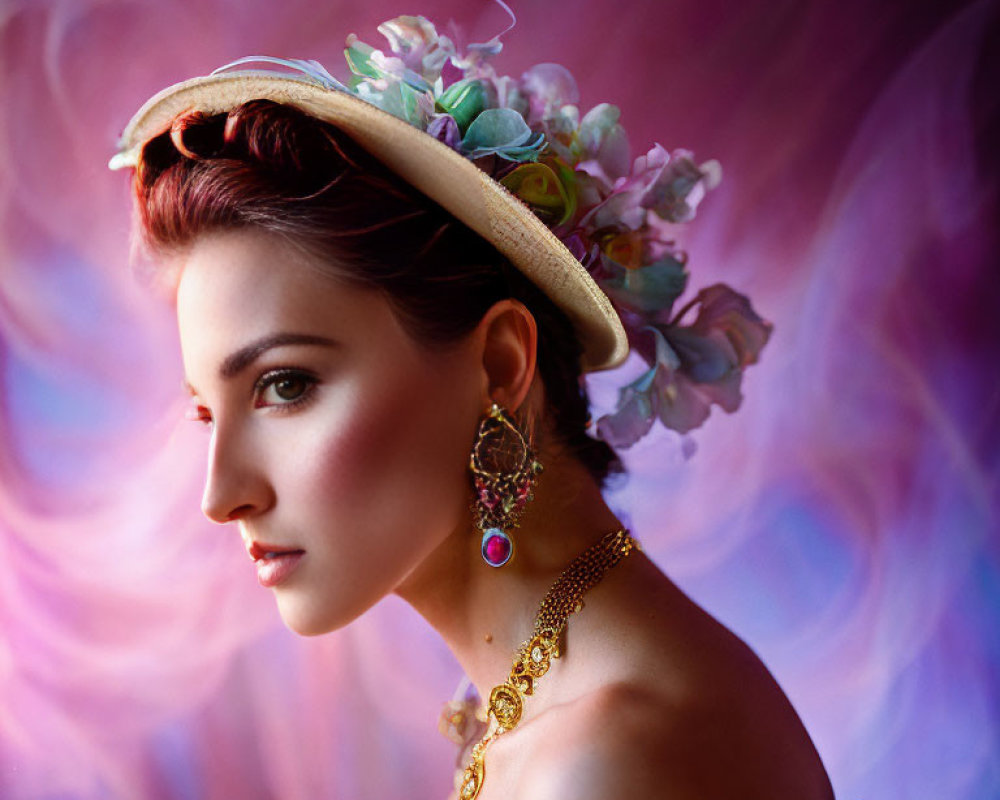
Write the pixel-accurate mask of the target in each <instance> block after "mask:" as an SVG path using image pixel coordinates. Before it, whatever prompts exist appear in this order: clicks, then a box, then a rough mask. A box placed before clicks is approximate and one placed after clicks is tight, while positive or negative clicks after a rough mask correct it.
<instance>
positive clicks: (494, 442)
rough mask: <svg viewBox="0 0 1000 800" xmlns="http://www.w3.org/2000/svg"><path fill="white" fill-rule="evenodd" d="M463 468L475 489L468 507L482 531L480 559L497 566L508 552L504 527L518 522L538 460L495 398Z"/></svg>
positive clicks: (511, 551)
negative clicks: (469, 474)
mask: <svg viewBox="0 0 1000 800" xmlns="http://www.w3.org/2000/svg"><path fill="white" fill-rule="evenodd" d="M469 471H470V472H471V473H472V486H473V491H474V493H475V499H474V501H473V504H472V510H473V513H474V514H475V516H476V527H477V528H479V530H480V531H482V535H483V539H482V544H481V547H480V551H481V552H482V555H483V561H485V562H486V563H487V564H489V565H490V566H491V567H502V566H503V565H504V564H506V563H507V562H508V561H510V559H511V557H512V556H513V555H514V542H513V541H512V540H511V538H510V534H509V531H510V529H512V528H516V527H517V526H518V525H519V524H520V521H521V514H522V513H523V512H524V507H525V505H526V504H527V503H528V501H529V500H532V499H534V494H533V491H534V488H535V481H536V480H537V477H538V474H539V473H540V472H541V471H542V465H541V464H540V463H539V461H538V459H537V458H535V453H534V450H532V446H531V442H530V441H529V439H528V436H526V435H525V433H524V432H523V431H522V430H521V429H520V428H519V427H518V425H517V422H516V421H515V420H514V418H513V417H512V416H511V415H510V414H509V413H508V412H507V410H506V409H504V408H503V407H501V406H500V405H498V404H497V403H493V405H492V406H490V410H489V411H488V412H487V413H486V415H485V416H484V417H483V419H482V420H481V421H480V423H479V431H478V432H477V433H476V441H475V443H474V444H473V445H472V455H471V457H470V458H469Z"/></svg>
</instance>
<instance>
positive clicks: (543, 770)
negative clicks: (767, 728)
mask: <svg viewBox="0 0 1000 800" xmlns="http://www.w3.org/2000/svg"><path fill="white" fill-rule="evenodd" d="M554 711H556V710H555V709H554ZM550 726H551V728H550V735H549V736H548V737H546V738H545V740H544V741H543V743H542V744H541V746H540V747H538V748H537V749H536V750H535V753H534V757H533V758H532V759H531V763H530V765H528V766H527V767H526V769H525V770H524V772H523V773H522V776H521V780H520V782H519V783H520V785H519V787H518V788H519V790H520V791H519V792H518V795H517V796H518V797H519V798H523V800H557V798H567V797H572V798H574V800H612V799H613V798H620V797H632V796H635V797H643V798H648V799H649V800H655V799H656V798H663V799H664V800H689V799H690V800H695V798H697V800H713V798H719V800H723V798H725V799H726V800H729V798H733V797H739V798H741V800H752V799H753V798H773V797H796V798H800V799H801V800H831V799H832V797H833V794H832V790H831V789H830V784H829V781H828V780H827V778H826V773H825V771H824V770H823V768H822V765H821V764H820V763H819V760H818V757H817V758H816V760H815V763H812V762H811V761H810V759H809V758H808V755H807V756H806V757H805V758H801V757H800V756H797V755H796V754H792V753H788V752H785V753H780V752H779V753H775V752H773V750H774V748H773V746H772V745H771V744H770V743H767V742H762V741H755V739H754V737H753V736H752V735H751V734H750V731H752V730H753V726H752V725H751V726H742V725H740V723H739V719H738V711H737V712H736V714H735V715H734V713H733V710H732V709H726V708H723V707H715V708H713V707H711V706H695V705H687V706H686V707H685V706H678V705H677V704H674V703H670V702H668V701H666V700H665V699H664V698H662V697H660V696H658V695H657V694H655V693H653V692H651V691H648V690H646V689H643V688H641V687H635V686H628V685H613V686H609V687H606V688H603V689H601V690H599V691H596V692H593V693H591V694H589V695H587V696H586V697H583V698H581V699H580V700H577V701H575V702H574V703H572V704H568V705H567V706H566V707H564V708H560V709H558V714H557V715H556V716H553V719H552V720H551V722H550ZM556 731H558V732H559V735H558V736H557V735H554V734H555V732H556ZM813 755H815V753H814V751H813ZM789 756H790V757H791V761H792V763H788V762H787V761H786V760H785V758H783V757H789Z"/></svg>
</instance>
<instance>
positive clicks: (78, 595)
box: [0, 0, 1000, 800]
mask: <svg viewBox="0 0 1000 800" xmlns="http://www.w3.org/2000/svg"><path fill="white" fill-rule="evenodd" d="M998 6H1000V4H998V3H997V2H988V1H987V0H980V1H979V2H971V3H946V2H939V3H924V4H916V3H913V2H880V3H872V2H860V0H847V1H846V2H844V1H842V2H837V3H834V2H829V1H824V0H817V1H816V2H806V3H803V2H790V0H771V2H766V3H765V2H749V3H735V2H730V3H722V2H719V1H718V0H678V1H677V2H662V0H659V1H657V2H653V1H652V0H650V1H649V2H634V1H632V0H589V1H586V0H584V1H582V2H577V3H568V2H562V3H556V2H551V1H550V2H527V0H524V1H523V2H520V3H518V4H517V8H516V11H517V13H518V17H519V22H518V25H517V27H516V28H515V29H514V30H513V31H511V32H510V33H509V34H507V35H506V36H505V38H504V42H505V49H504V53H503V54H502V55H501V56H500V57H499V58H498V59H497V62H496V63H497V67H498V69H499V70H500V71H501V72H505V73H509V74H515V75H516V74H519V73H520V72H521V71H523V70H524V69H525V68H527V67H528V66H530V65H532V64H534V63H537V62H541V61H556V62H559V63H562V64H564V65H565V66H567V67H568V68H569V69H570V70H571V71H572V72H573V73H574V75H575V76H576V78H577V80H578V82H579V84H580V88H581V93H582V97H583V100H582V103H581V106H582V107H583V108H584V109H586V108H589V107H590V106H591V105H594V104H596V103H598V102H601V101H604V100H607V101H610V102H614V103H616V104H617V105H619V106H620V107H621V109H622V122H623V124H624V126H625V128H626V129H627V130H628V131H629V134H630V137H631V140H632V143H633V148H634V153H635V154H638V153H639V152H641V151H643V150H645V149H646V148H647V147H648V146H650V145H651V144H652V143H653V142H654V141H655V142H660V143H661V144H663V145H664V146H665V147H667V148H668V149H672V148H674V147H689V148H691V149H693V150H694V151H695V153H696V155H697V156H698V157H699V159H705V158H717V159H719V160H720V161H721V162H722V165H723V170H724V178H723V182H722V185H721V186H720V188H718V189H717V190H715V191H714V192H713V193H712V194H711V195H710V196H709V197H708V199H707V200H706V201H705V203H704V204H703V205H702V207H701V208H700V209H699V216H698V219H697V220H695V221H694V222H693V223H692V224H691V225H690V226H689V229H688V231H687V233H686V237H687V238H686V239H685V245H686V247H687V249H688V251H689V253H690V256H691V258H690V267H691V273H692V278H691V286H692V289H693V290H696V289H697V288H699V287H700V286H704V285H708V284H709V283H712V282H714V281H716V280H724V281H726V282H728V283H730V284H731V285H732V286H733V287H734V288H736V289H737V290H739V291H743V292H746V293H748V294H750V295H751V297H752V298H753V301H754V305H755V307H756V308H757V309H758V311H760V312H761V313H762V314H763V315H764V316H765V317H767V318H768V319H770V320H771V321H773V322H774V324H775V334H774V336H773V338H772V341H771V342H770V344H769V345H768V346H767V348H766V349H765V351H764V354H763V358H762V362H761V364H760V365H758V366H755V367H753V368H752V369H751V370H750V371H749V372H748V374H747V376H746V379H745V382H744V389H745V394H746V399H745V402H744V404H743V407H742V409H741V410H740V411H739V412H738V413H737V414H736V415H733V416H727V415H724V414H719V413H718V412H716V413H715V414H713V417H712V418H711V419H710V420H709V421H708V423H707V424H706V426H705V427H704V428H703V429H700V430H698V431H695V432H694V434H693V436H692V438H693V440H694V442H695V443H696V444H697V452H696V453H695V455H694V456H693V457H692V458H690V459H685V458H684V456H683V455H682V453H683V451H684V448H683V447H682V443H681V442H680V441H679V440H678V438H677V437H675V436H673V435H671V434H669V433H667V432H662V431H661V432H659V433H657V434H655V435H653V436H651V437H650V438H649V440H647V441H645V442H643V443H642V444H640V445H639V446H638V447H636V448H635V449H634V450H632V451H630V452H629V453H628V454H627V461H628V465H629V466H630V468H631V471H632V476H631V478H630V480H629V482H628V483H627V484H626V485H624V486H623V487H620V488H619V489H618V490H616V491H615V492H614V493H613V495H612V498H611V499H612V500H613V502H614V503H615V505H616V507H618V508H620V509H621V510H622V513H623V514H625V515H626V516H627V517H628V518H629V519H630V521H631V524H632V526H633V528H634V530H635V532H636V533H637V535H638V536H639V537H640V539H642V540H643V542H644V546H645V547H646V550H647V551H648V552H649V553H650V554H651V555H652V556H653V557H654V558H656V560H657V561H658V563H660V564H661V566H662V567H663V568H664V569H665V570H666V571H667V572H668V573H669V574H670V575H671V576H672V577H674V578H675V579H676V580H677V581H678V582H679V583H680V584H681V585H682V586H683V587H684V588H685V589H687V590H688V591H689V592H690V593H691V594H692V595H693V596H694V597H695V598H696V599H697V600H698V601H699V602H701V603H703V604H704V605H705V606H706V607H707V608H708V609H709V610H711V611H712V612H713V613H715V614H716V615H718V616H719V617H720V618H721V619H722V620H723V621H724V622H726V623H727V624H728V625H730V626H731V627H732V628H733V629H734V630H736V631H737V632H738V633H739V634H740V635H741V636H743V637H744V638H745V639H746V640H747V641H748V642H750V644H751V645H752V646H753V647H754V648H755V649H756V650H757V651H758V652H759V653H760V654H761V656H762V657H763V658H764V659H765V661H766V662H767V664H768V665H769V666H770V667H771V669H772V670H773V671H774V673H775V675H776V676H777V677H778V679H779V680H780V681H781V683H782V685H783V686H784V687H785V688H786V690H787V691H788V693H789V695H790V696H791V697H792V700H793V702H794V703H795V704H796V707H797V708H798V709H799V710H800V713H801V714H802V717H803V719H804V720H805V722H806V725H807V726H808V728H809V730H810V732H811V733H812V734H813V736H814V738H815V741H816V743H817V746H818V747H819V749H820V751H821V754H822V756H823V758H824V760H825V762H826V764H827V766H828V769H829V771H830V774H831V777H832V779H833V782H834V785H835V788H836V790H837V794H838V797H841V798H876V797H886V798H928V799H930V798H934V800H937V799H938V798H955V799H956V800H962V799H964V798H970V799H971V798H990V797H997V796H1000V742H998V718H1000V714H998V712H1000V702H998V696H997V689H998V680H997V679H998V671H1000V636H997V630H998V623H1000V574H998V573H1000V569H998V565H1000V557H998V552H997V551H998V537H997V532H998V524H997V522H998V512H1000V499H998V498H1000V492H998V486H997V483H998V453H1000V447H998V445H1000V425H998V419H1000V414H998V412H1000V314H998V312H1000V281H998V278H997V275H996V270H997V266H998V265H997V258H996V255H995V253H996V247H997V244H998V243H997V241H996V239H997V235H996V231H997V226H996V224H995V219H996V211H997V182H996V177H997V169H998V158H997V150H996V147H997V143H998V142H1000V126H998V119H1000V115H998V110H997V99H998V89H997V87H998V86H1000V74H998V72H1000V70H998V52H1000V48H998V47H997V43H998V36H997V33H998ZM415 12H419V13H423V14H424V15H426V16H428V17H429V18H430V19H432V20H434V21H436V22H438V23H439V24H441V25H443V24H444V23H445V22H446V21H447V20H448V19H449V18H453V19H455V21H456V22H457V23H459V24H460V25H461V26H463V28H464V29H465V30H466V31H467V32H468V34H469V36H470V38H471V39H473V40H478V41H483V40H485V39H488V38H489V37H490V36H491V35H492V34H493V33H495V32H496V31H498V30H500V29H502V27H503V26H504V25H505V21H504V20H505V16H504V14H503V13H502V11H501V10H500V9H499V8H498V7H497V6H495V5H493V4H490V3H488V2H485V0H484V1H483V2H476V3H468V2H454V1H453V2H433V0H428V2H427V3H426V4H425V5H423V6H422V7H419V8H417V7H413V6H411V5H405V4H403V3H401V2H386V3H382V4H380V5H379V7H378V8H377V9H376V8H375V7H374V4H369V5H367V6H363V7H362V6H360V5H359V4H354V3H344V2H336V0H331V1H330V2H323V3H319V2H306V1H305V0H298V2H296V1H295V0H286V2H283V3H280V4H279V3H276V2H259V1H258V0H245V1H244V2H239V3H237V2H233V1H232V0H228V1H224V0H215V1H213V0H199V1H198V2H195V1H194V0H186V1H182V0H169V1H165V2H155V3H154V2H135V1H133V2H125V1H124V0H103V1H102V2H98V1H97V0H89V2H88V1H87V0H81V1H80V2H72V3H70V2H56V0H34V1H33V2H28V1H27V0H24V1H22V2H18V0H13V2H11V0H7V2H5V3H4V2H0V59H2V69H0V109H2V114H0V215H2V218H0V221H2V225H3V228H2V237H0V381H2V391H0V565H2V566H3V570H2V572H0V796H2V797H4V798H11V799H12V800H15V799H17V800H20V798H115V799H116V800H117V799H118V798H138V797H142V798H230V797H241V798H283V800H284V799H289V800H295V799H297V798H302V799H303V800H305V798H310V799H311V798H316V797H329V798H352V799H353V798H362V799H367V798H371V799H372V800H374V799H375V798H386V797H407V798H416V799H417V800H419V798H443V797H444V796H445V795H446V794H447V793H448V791H449V789H450V784H451V767H452V761H453V757H454V750H453V746H452V745H450V744H449V743H448V742H447V741H446V740H445V739H443V738H442V737H440V736H439V735H438V734H437V732H436V718H437V713H438V710H439V707H440V704H441V703H442V702H443V701H444V700H446V699H448V698H449V697H450V696H451V693H452V691H453V690H454V688H455V686H456V684H457V682H458V680H459V678H460V672H459V670H458V667H457V665H456V664H455V662H454V660H453V659H452V657H451V655H450V654H449V653H448V651H447V650H446V649H445V648H444V646H443V644H442V643H441V642H440V641H439V640H438V639H437V638H436V635H435V634H434V633H433V632H432V631H430V629H429V628H427V627H426V626H425V625H424V623H423V622H422V621H421V620H420V619H419V618H418V617H417V616H416V615H415V614H414V613H413V612H412V611H411V610H410V609H409V608H408V607H406V606H405V605H404V604H403V603H401V602H400V601H398V600H396V599H395V598H393V599H389V600H387V601H385V602H384V603H382V604H380V605H379V606H378V607H377V608H376V609H374V610H373V611H372V612H371V613H370V614H368V615H366V616H365V617H364V618H363V619H361V620H359V621H358V622H356V623H354V624H352V625H351V626H349V627H348V628H347V629H345V630H343V631H339V632H337V633H334V634H331V635H328V636H325V637H321V638H319V639H311V640H305V639H300V638H297V637H296V636H294V635H293V634H291V633H290V632H288V631H287V630H285V628H284V627H283V626H282V624H281V622H280V619H279V618H278V616H277V613H276V611H275V609H274V606H273V602H272V600H271V598H270V597H269V596H268V593H266V592H264V591H262V590H261V589H260V588H259V587H257V585H256V582H255V581H254V578H253V573H252V571H251V568H250V567H249V565H248V564H247V563H246V559H245V555H244V554H243V553H242V548H241V545H240V543H239V541H238V537H236V536H235V532H234V531H230V530H229V529H219V528H216V527H213V526H210V525H209V524H208V523H207V522H205V521H204V520H203V519H202V518H201V517H200V514H199V511H198V497H199V495H200V484H201V479H202V469H203V465H202V459H203V455H202V454H203V451H204V446H205V440H204V438H203V436H202V434H201V433H200V432H199V431H198V430H196V429H195V426H193V425H191V424H189V423H187V422H184V421H182V420H181V417H182V413H183V409H184V399H183V398H182V396H181V391H180V388H179V387H180V381H181V370H180V364H179V358H178V354H177V345H176V341H175V332H174V330H173V321H172V319H171V316H170V310H169V308H167V307H166V306H165V305H164V304H163V303H162V302H161V301H159V300H157V299H156V298H155V297H154V296H152V295H151V293H150V292H149V291H148V290H146V289H144V288H142V286H141V285H140V282H139V281H136V280H135V279H134V277H133V276H132V275H131V274H130V273H129V270H128V267H127V262H128V227H129V198H128V187H127V179H126V177H125V176H124V175H123V174H121V173H111V172H109V171H108V170H107V169H106V163H107V160H108V158H109V157H110V156H111V154H112V152H113V150H114V144H115V140H116V138H117V135H118V134H119V133H120V131H121V129H122V128H123V127H124V125H125V123H126V121H127V120H128V118H129V117H130V116H131V114H132V113H133V112H134V111H135V110H136V109H137V108H138V106H139V105H140V104H141V103H142V102H143V101H145V100H146V98H147V97H149V96H150V95H151V94H152V93H154V92H155V91H157V90H159V89H161V88H162V87H164V86H166V85H167V84H169V83H172V82H174V81H178V80H182V79H185V78H188V77H191V76H194V75H198V74H206V73H207V72H209V71H211V70H212V69H214V68H215V67H217V66H220V65H222V64H224V63H227V62H228V61H230V60H233V59H235V58H237V57H239V56H243V55H248V54H268V55H276V56H285V57H291V58H315V59H318V60H319V61H321V62H322V63H323V64H324V65H326V66H327V67H328V68H329V69H330V70H331V72H333V73H334V74H335V75H337V76H339V77H341V78H343V77H345V74H346V69H345V67H344V66H343V59H342V56H341V54H340V51H341V48H342V46H343V40H344V38H345V37H346V35H347V34H348V33H351V32H356V33H358V34H359V35H360V36H361V38H362V39H363V40H365V41H367V42H369V43H371V44H374V45H376V46H382V42H381V38H380V37H379V35H378V34H377V33H376V32H375V27H376V25H377V24H378V23H379V22H381V21H383V20H385V19H389V18H391V17H393V16H395V15H397V14H401V13H415ZM988 45H989V46H988ZM635 367H636V365H635V364H627V365H626V366H624V367H623V368H621V370H622V374H624V373H628V372H630V371H634V370H635ZM621 377H622V375H611V376H608V375H600V376H596V377H595V378H594V380H593V383H592V386H593V392H594V397H595V401H596V403H597V404H598V405H599V406H602V405H603V406H605V407H606V406H607V404H608V403H609V402H611V400H612V398H613V393H614V386H615V385H617V383H618V381H619V380H620V379H621ZM179 420H181V421H179Z"/></svg>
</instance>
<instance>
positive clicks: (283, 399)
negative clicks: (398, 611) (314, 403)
mask: <svg viewBox="0 0 1000 800" xmlns="http://www.w3.org/2000/svg"><path fill="white" fill-rule="evenodd" d="M315 384H316V378H315V377H314V376H312V375H310V374H309V373H307V372H303V371H302V370H295V369H276V370H272V371H271V372H266V373H264V374H263V375H261V376H260V378H258V379H257V383H256V385H255V386H254V407H255V408H263V407H266V406H283V407H285V408H289V407H293V406H297V405H300V404H301V403H304V402H305V401H306V400H308V399H309V395H310V394H311V393H312V388H313V386H314V385H315Z"/></svg>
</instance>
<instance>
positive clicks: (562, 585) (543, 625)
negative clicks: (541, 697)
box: [458, 530, 639, 800]
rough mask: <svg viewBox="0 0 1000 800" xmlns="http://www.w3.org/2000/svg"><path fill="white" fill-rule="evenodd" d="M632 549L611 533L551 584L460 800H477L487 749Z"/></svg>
mask: <svg viewBox="0 0 1000 800" xmlns="http://www.w3.org/2000/svg"><path fill="white" fill-rule="evenodd" d="M633 549H639V542H638V541H636V540H635V539H634V538H632V536H631V535H630V534H629V532H628V531H626V530H618V531H614V532H613V533H609V534H608V535H607V536H605V537H604V538H603V539H601V541H600V542H598V543H597V544H595V545H594V546H593V547H591V548H590V549H588V550H586V551H585V552H583V553H582V554H580V555H579V556H577V558H576V559H574V560H573V562H572V563H571V564H570V565H569V566H568V567H566V569H565V570H563V572H562V574H561V575H560V576H559V577H558V578H557V579H556V582H555V583H554V584H552V588H551V589H549V591H548V594H546V595H545V597H544V599H543V600H542V604H541V606H539V608H538V614H537V616H536V617H535V628H534V631H533V632H532V636H531V638H530V639H528V640H527V641H525V642H524V643H523V644H522V645H521V646H520V647H519V648H518V650H517V656H516V658H515V659H514V666H513V667H512V668H511V670H510V676H509V677H508V678H507V680H506V681H504V682H503V683H501V684H499V685H497V686H494V687H493V691H491V692H490V699H489V704H488V706H487V711H486V719H487V728H486V734H485V735H484V736H483V738H482V739H480V740H479V742H477V743H476V744H475V745H474V746H473V748H472V759H471V761H470V762H469V765H468V766H467V767H466V768H465V771H464V772H463V773H462V780H461V784H460V786H459V790H458V792H459V798H460V800H473V798H475V797H477V796H478V795H479V792H480V791H481V789H482V788H483V780H484V779H485V777H486V766H485V763H484V761H485V758H486V748H487V747H489V746H490V744H491V743H492V742H493V740H494V739H496V738H497V737H499V736H502V735H503V734H505V733H506V732H507V731H510V730H513V729H514V728H515V727H516V726H517V724H518V722H520V721H521V714H522V712H523V709H524V698H525V697H526V696H527V695H530V694H532V693H533V692H534V691H535V683H536V681H537V680H538V679H539V678H541V677H542V676H543V675H544V674H545V673H546V672H548V671H549V665H550V663H551V660H552V659H553V658H559V637H560V636H561V635H562V633H563V631H564V630H565V628H566V620H567V619H568V618H569V615H570V614H572V613H573V612H574V611H579V610H580V609H581V608H582V607H583V604H582V598H583V595H584V593H585V592H587V590H589V589H591V588H593V587H594V586H596V585H597V584H598V583H599V582H600V580H601V579H602V578H603V577H604V575H605V573H607V571H608V570H609V569H611V568H612V567H613V566H614V565H615V564H617V563H618V562H619V561H621V560H622V559H623V558H625V556H627V555H628V554H629V553H631V552H632V550H633Z"/></svg>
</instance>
